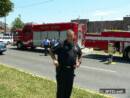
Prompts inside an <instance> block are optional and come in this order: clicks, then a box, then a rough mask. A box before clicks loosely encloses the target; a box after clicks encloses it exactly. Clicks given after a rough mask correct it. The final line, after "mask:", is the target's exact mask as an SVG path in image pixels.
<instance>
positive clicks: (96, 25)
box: [72, 16, 130, 33]
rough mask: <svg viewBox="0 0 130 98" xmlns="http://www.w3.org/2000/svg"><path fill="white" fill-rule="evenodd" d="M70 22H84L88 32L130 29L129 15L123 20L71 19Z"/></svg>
mask: <svg viewBox="0 0 130 98" xmlns="http://www.w3.org/2000/svg"><path fill="white" fill-rule="evenodd" d="M72 22H78V23H82V24H85V25H86V26H87V27H86V28H87V31H86V32H88V33H99V32H102V31H104V30H125V31H128V30H130V17H129V16H127V17H124V18H123V20H113V21H89V20H88V19H78V20H72Z"/></svg>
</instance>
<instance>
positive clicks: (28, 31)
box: [14, 23, 84, 49]
mask: <svg viewBox="0 0 130 98" xmlns="http://www.w3.org/2000/svg"><path fill="white" fill-rule="evenodd" d="M83 28H84V27H83V26H81V25H80V28H79V25H78V24H77V23H53V24H26V25H25V26H24V27H23V29H22V30H17V31H16V32H15V33H14V45H16V46H17V48H18V49H21V48H27V47H30V48H35V47H40V46H41V42H42V41H43V40H44V39H45V38H48V39H58V40H61V41H62V40H64V39H66V31H67V30H68V29H72V30H73V31H74V33H75V35H76V37H75V42H78V43H79V44H80V45H81V44H82V36H83V32H84V30H83Z"/></svg>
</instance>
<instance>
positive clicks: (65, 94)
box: [56, 68, 74, 98]
mask: <svg viewBox="0 0 130 98" xmlns="http://www.w3.org/2000/svg"><path fill="white" fill-rule="evenodd" d="M56 80H57V98H70V96H71V92H72V88H73V81H74V70H73V69H67V68H63V69H62V68H61V69H57V76H56Z"/></svg>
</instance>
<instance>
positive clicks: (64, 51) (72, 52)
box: [50, 30, 82, 98]
mask: <svg viewBox="0 0 130 98" xmlns="http://www.w3.org/2000/svg"><path fill="white" fill-rule="evenodd" d="M50 54H51V57H52V59H53V62H54V65H55V66H56V80H57V98H70V96H71V92H72V88H73V80H74V69H75V68H77V67H79V66H80V64H81V55H82V52H81V49H80V48H79V46H78V45H76V44H74V32H73V31H72V30H68V31H67V39H66V40H65V41H63V42H61V43H57V44H55V46H54V47H53V48H52V49H51V50H50ZM55 54H56V55H57V58H56V57H55Z"/></svg>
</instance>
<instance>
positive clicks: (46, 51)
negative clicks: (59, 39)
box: [42, 38, 50, 56]
mask: <svg viewBox="0 0 130 98" xmlns="http://www.w3.org/2000/svg"><path fill="white" fill-rule="evenodd" d="M42 45H43V47H44V54H45V56H47V54H48V48H49V46H50V41H49V39H48V38H46V39H45V40H43V42H42Z"/></svg>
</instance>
